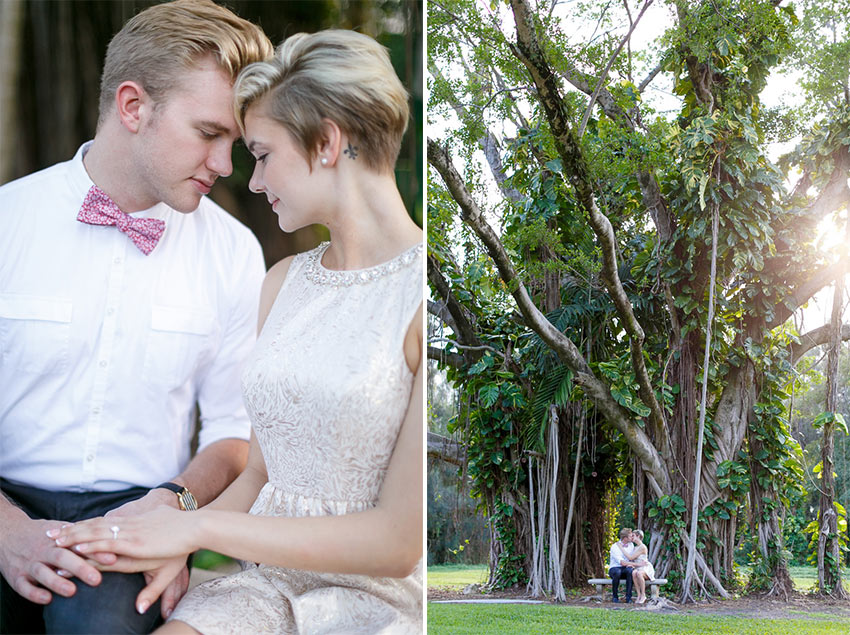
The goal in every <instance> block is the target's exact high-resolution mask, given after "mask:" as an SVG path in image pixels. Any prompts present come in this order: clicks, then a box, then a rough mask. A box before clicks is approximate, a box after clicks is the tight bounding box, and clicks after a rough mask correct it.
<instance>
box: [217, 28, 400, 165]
mask: <svg viewBox="0 0 850 635" xmlns="http://www.w3.org/2000/svg"><path fill="white" fill-rule="evenodd" d="M261 98H262V99H263V106H264V115H266V116H268V117H269V118H270V119H272V120H273V121H275V122H277V123H278V124H280V125H282V126H283V127H285V128H286V129H287V130H288V131H289V132H290V133H291V134H292V135H293V137H294V138H295V139H296V140H297V141H298V144H299V145H300V146H301V150H302V153H303V154H304V156H305V157H306V158H307V159H308V160H312V158H313V157H314V156H315V154H316V151H317V147H318V145H319V140H320V139H321V134H322V120H323V119H326V118H327V119H330V120H331V121H333V122H335V123H336V124H337V125H338V126H339V127H340V129H341V130H342V131H343V132H344V133H345V134H347V135H348V137H349V139H350V142H351V143H352V144H353V145H354V146H355V147H356V150H357V155H358V156H362V157H363V159H364V161H365V163H366V165H367V166H368V167H370V168H372V169H374V170H377V171H384V170H386V171H390V172H391V171H392V169H393V167H394V166H395V162H396V159H397V158H398V153H399V149H400V148H401V138H402V135H404V131H405V130H406V129H407V121H408V119H409V117H410V109H409V106H408V103H407V101H408V95H407V91H406V90H405V89H404V86H402V84H401V81H399V79H398V76H396V74H395V71H394V70H393V67H392V64H391V63H390V57H389V54H388V52H387V49H385V48H384V47H383V46H381V45H380V44H378V43H377V42H376V41H375V40H373V39H372V38H370V37H368V36H366V35H363V34H361V33H357V32H355V31H345V30H339V29H328V30H326V31H320V32H318V33H312V34H307V33H298V34H296V35H293V36H292V37H289V38H287V39H286V40H285V41H284V42H283V44H281V45H280V46H279V47H278V48H277V51H276V52H275V56H274V58H272V59H270V60H268V61H266V62H259V63H257V64H251V65H250V66H248V67H247V68H245V69H244V70H243V71H242V73H241V74H240V75H239V77H238V79H237V80H236V87H235V102H234V111H235V116H236V122H237V123H238V124H239V128H240V129H241V130H242V133H243V134H244V133H245V112H246V111H247V109H248V107H249V106H250V105H252V104H254V103H255V102H257V101H258V100H260V99H261Z"/></svg>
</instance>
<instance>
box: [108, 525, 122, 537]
mask: <svg viewBox="0 0 850 635" xmlns="http://www.w3.org/2000/svg"><path fill="white" fill-rule="evenodd" d="M109 531H111V532H112V540H118V532H119V531H121V528H120V527H119V526H118V525H112V527H110V528H109Z"/></svg>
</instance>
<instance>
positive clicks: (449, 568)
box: [428, 564, 490, 591]
mask: <svg viewBox="0 0 850 635" xmlns="http://www.w3.org/2000/svg"><path fill="white" fill-rule="evenodd" d="M489 573H490V570H489V569H488V567H487V565H486V564H440V565H436V566H433V567H428V587H429V588H440V589H452V590H458V591H459V590H460V589H462V588H463V587H465V586H467V585H468V584H484V583H485V582H487V576H488V575H489Z"/></svg>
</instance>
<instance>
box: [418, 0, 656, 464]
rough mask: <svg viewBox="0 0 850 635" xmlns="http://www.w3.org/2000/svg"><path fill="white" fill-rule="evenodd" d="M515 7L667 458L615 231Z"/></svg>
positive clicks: (530, 27)
mask: <svg viewBox="0 0 850 635" xmlns="http://www.w3.org/2000/svg"><path fill="white" fill-rule="evenodd" d="M511 7H512V8H513V11H514V21H515V23H516V31H517V44H516V47H514V51H515V52H516V53H517V55H518V58H519V60H520V61H521V62H522V63H523V64H524V65H525V67H526V68H527V69H528V70H529V72H530V73H531V76H532V79H533V80H534V83H535V85H536V86H537V96H538V100H539V102H540V105H541V106H542V107H543V110H544V112H545V113H546V119H547V120H548V121H549V126H550V128H551V130H552V136H553V138H554V141H555V149H556V150H557V151H558V154H559V155H560V157H561V162H562V163H563V166H564V172H565V174H566V175H567V178H568V179H569V181H570V183H571V184H572V186H573V188H574V190H575V193H576V199H577V200H578V202H579V203H580V204H581V205H582V207H584V209H585V211H587V215H588V219H589V221H590V226H591V228H592V229H593V232H594V234H596V239H597V241H598V244H599V247H600V249H601V251H602V278H603V280H604V281H605V286H606V288H607V289H608V293H609V295H610V297H611V300H612V301H613V302H614V306H615V307H616V308H617V314H618V315H619V316H620V318H621V319H622V321H623V326H624V327H625V329H626V332H627V333H628V335H629V341H630V349H631V359H632V367H633V369H634V371H635V377H636V379H637V382H638V386H639V388H638V393H639V395H640V398H641V401H643V403H644V404H646V406H647V407H648V408H649V410H650V424H651V425H652V429H653V432H654V433H655V438H656V440H657V441H658V442H659V446H660V447H661V448H665V449H664V450H663V451H664V452H667V450H666V448H668V447H669V445H668V443H667V440H668V434H667V429H666V427H665V424H664V416H663V414H662V411H661V405H660V404H659V403H658V400H657V399H656V397H655V391H654V390H653V388H652V382H651V381H650V378H649V373H648V372H647V370H646V362H645V360H644V356H643V341H644V332H643V328H642V327H641V326H640V324H639V323H638V321H637V318H636V317H635V314H634V311H633V310H632V305H631V302H630V301H629V298H628V296H627V295H626V291H625V289H623V285H622V282H621V281H620V274H619V272H618V270H617V253H616V250H617V243H616V237H615V236H614V229H613V227H612V226H611V222H610V221H609V220H608V217H606V216H605V215H604V214H603V213H602V212H601V211H600V210H599V208H598V207H597V206H596V199H595V196H594V192H593V186H592V185H591V183H592V181H591V178H590V174H589V168H588V166H587V164H586V162H585V159H584V155H583V154H582V152H581V148H580V147H579V142H578V138H577V137H576V136H575V133H574V132H573V130H572V128H570V125H569V122H568V120H567V108H566V106H565V105H564V103H563V100H562V99H561V95H560V91H559V89H558V86H557V83H556V81H555V75H554V74H553V73H552V71H551V69H550V68H549V64H548V62H547V61H546V58H545V57H544V55H543V51H542V49H541V48H540V44H539V42H538V41H537V35H536V33H535V30H534V23H533V17H532V15H531V12H530V10H529V7H528V4H526V0H511ZM429 160H430V148H429Z"/></svg>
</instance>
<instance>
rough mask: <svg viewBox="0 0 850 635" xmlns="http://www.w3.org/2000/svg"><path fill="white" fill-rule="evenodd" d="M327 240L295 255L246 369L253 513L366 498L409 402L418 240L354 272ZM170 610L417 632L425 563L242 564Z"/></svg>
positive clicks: (210, 619)
mask: <svg viewBox="0 0 850 635" xmlns="http://www.w3.org/2000/svg"><path fill="white" fill-rule="evenodd" d="M326 249H327V245H326V244H325V245H321V246H319V247H317V248H316V249H314V250H312V251H309V252H306V253H303V254H299V255H298V256H296V257H295V258H294V259H293V261H292V264H291V265H290V268H289V271H288V272H287V276H286V279H285V281H284V283H283V286H282V287H281V290H280V292H279V294H278V297H277V299H276V300H275V303H274V306H273V307H272V309H271V312H270V313H269V316H268V318H267V320H266V323H265V326H264V327H263V330H262V332H261V333H260V336H259V338H258V340H257V345H256V347H255V348H254V351H253V353H252V354H251V355H250V356H249V358H248V360H247V361H246V364H245V369H244V371H243V373H242V389H243V394H244V399H245V405H246V407H247V409H248V414H249V415H250V417H251V421H252V424H253V427H254V432H255V434H256V435H257V439H258V441H259V444H260V447H261V448H262V452H263V457H264V459H265V463H266V468H267V471H268V476H269V482H268V483H267V484H266V485H265V486H264V487H263V489H262V490H261V491H260V493H259V495H258V496H257V499H256V501H255V502H254V505H253V506H252V508H251V511H250V513H251V514H257V515H264V516H290V517H291V516H325V515H338V514H348V513H352V512H359V511H363V510H365V509H368V508H370V507H373V506H374V505H375V503H376V502H377V500H378V495H379V493H380V489H381V484H382V483H383V480H384V475H385V473H386V470H387V466H388V464H389V460H390V456H391V455H392V452H393V448H394V447H395V442H396V438H397V436H398V432H399V429H400V426H401V422H402V419H403V418H404V415H405V412H406V410H407V404H408V401H409V399H410V391H411V387H412V384H413V376H412V374H411V372H410V369H409V368H408V367H407V364H406V363H405V359H404V355H403V352H402V345H403V341H404V337H405V334H406V332H407V330H408V327H409V325H410V322H411V320H412V319H413V316H414V314H415V312H416V310H417V308H418V307H419V305H420V304H421V303H422V273H421V272H422V245H417V246H415V247H412V248H411V249H409V250H407V251H405V252H404V253H402V254H400V255H399V256H397V257H396V258H394V259H393V260H390V261H389V262H386V263H384V264H382V265H378V266H377V267H372V268H369V269H364V270H359V271H330V270H328V269H326V268H324V267H323V266H322V265H321V262H320V261H321V257H322V255H323V254H324V252H325V250H326ZM281 539H282V540H283V539H285V538H283V537H281ZM171 619H178V620H182V621H184V622H186V623H188V624H190V625H191V626H192V627H194V628H195V629H197V630H199V631H200V632H202V633H204V634H212V633H240V634H241V633H417V632H421V628H422V627H421V622H422V573H421V562H420V566H419V567H417V571H416V572H415V573H414V574H412V575H410V576H409V577H407V578H403V579H398V578H375V577H368V576H362V575H339V574H327V573H314V572H309V571H299V570H295V569H286V568H282V567H275V566H266V565H260V566H256V565H254V564H253V563H247V564H243V570H242V571H241V572H239V573H236V574H234V575H230V576H226V577H222V578H217V579H215V580H211V581H209V582H207V583H204V584H201V585H199V586H198V587H196V588H195V589H193V590H192V591H191V592H190V593H188V594H187V595H186V597H184V598H183V600H182V601H181V602H180V604H179V605H178V607H177V609H176V610H175V612H174V614H173V615H172V617H171Z"/></svg>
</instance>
